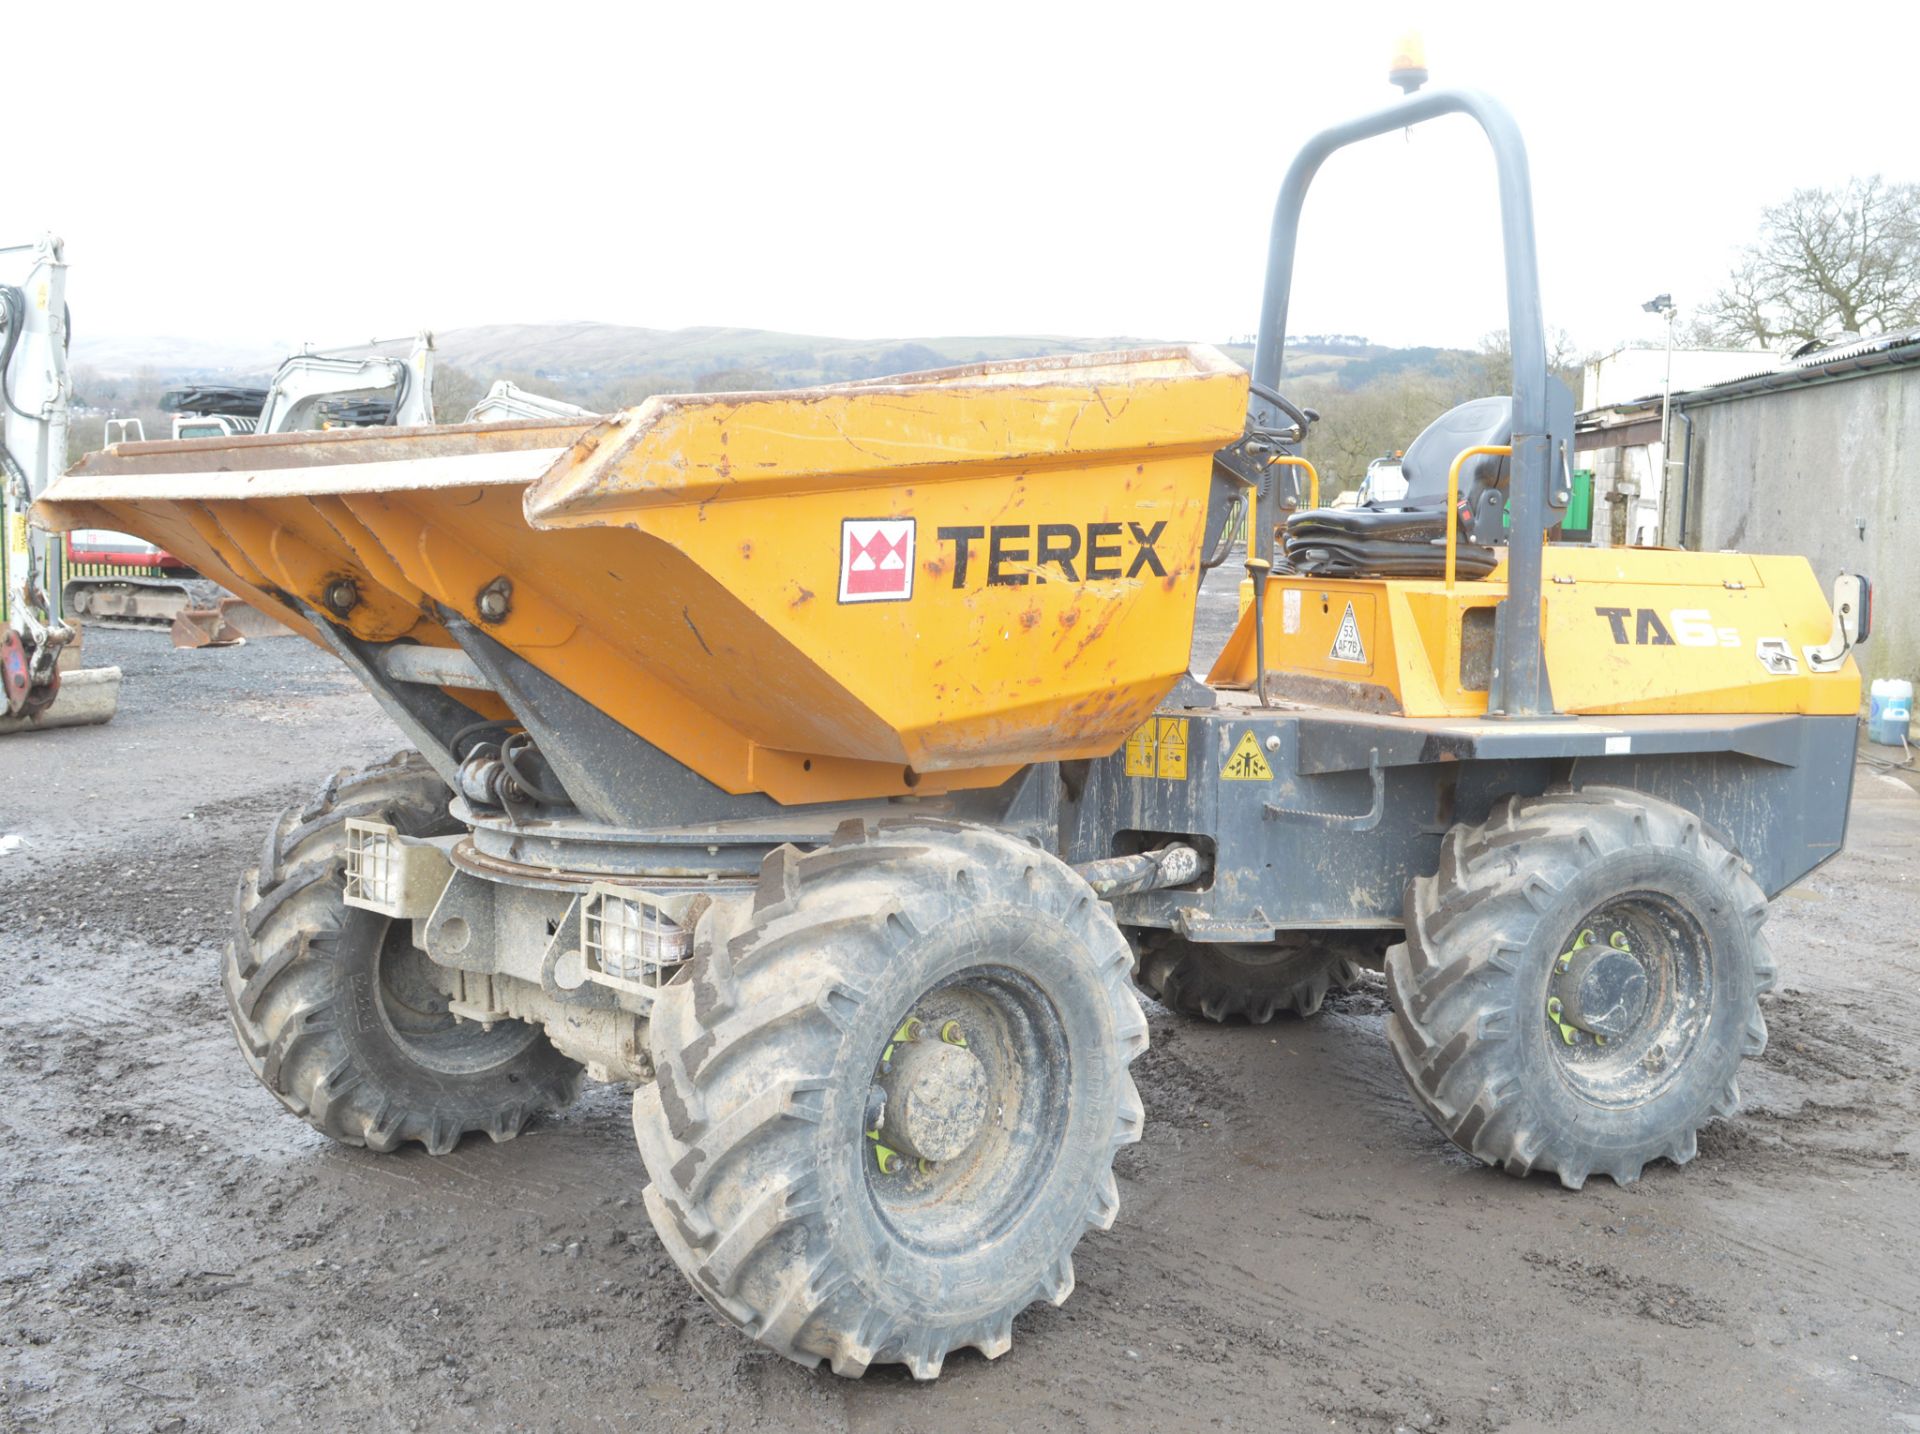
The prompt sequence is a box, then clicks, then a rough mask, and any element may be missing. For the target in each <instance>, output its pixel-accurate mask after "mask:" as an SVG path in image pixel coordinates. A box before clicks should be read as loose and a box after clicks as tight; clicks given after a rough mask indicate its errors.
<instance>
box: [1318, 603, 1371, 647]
mask: <svg viewBox="0 0 1920 1434" xmlns="http://www.w3.org/2000/svg"><path fill="white" fill-rule="evenodd" d="M1327 656H1328V657H1331V658H1332V659H1333V660H1334V661H1335V662H1359V663H1365V662H1366V660H1367V650H1366V648H1364V647H1362V646H1361V645H1360V624H1359V622H1358V620H1356V619H1355V617H1354V615H1353V603H1352V601H1351V600H1349V601H1348V603H1347V611H1346V615H1345V616H1344V617H1342V618H1341V619H1340V631H1339V632H1338V633H1336V634H1335V635H1334V639H1333V650H1332V651H1331V652H1329V653H1328V654H1327Z"/></svg>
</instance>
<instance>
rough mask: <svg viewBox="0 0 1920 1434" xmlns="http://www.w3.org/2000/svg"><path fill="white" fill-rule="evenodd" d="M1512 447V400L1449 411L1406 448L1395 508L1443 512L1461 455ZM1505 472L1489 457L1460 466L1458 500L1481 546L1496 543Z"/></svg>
mask: <svg viewBox="0 0 1920 1434" xmlns="http://www.w3.org/2000/svg"><path fill="white" fill-rule="evenodd" d="M1512 441H1513V400H1512V399H1511V398H1510V397H1508V396H1506V395H1505V394H1501V395H1499V396H1496V397H1493V398H1476V399H1473V400H1471V401H1470V402H1467V403H1463V404H1460V405H1458V406H1457V407H1454V408H1450V409H1448V410H1447V411H1446V412H1445V413H1443V414H1441V415H1440V416H1439V417H1438V418H1436V419H1434V421H1433V422H1432V423H1429V424H1428V425H1427V426H1426V427H1425V428H1423V429H1421V430H1420V436H1419V437H1418V438H1416V439H1414V440H1413V442H1412V443H1410V444H1408V445H1407V451H1406V454H1405V455H1404V456H1403V457H1402V458H1401V460H1400V471H1401V472H1402V473H1404V474H1405V475H1406V479H1407V496H1406V497H1405V498H1402V499H1401V500H1400V502H1399V503H1398V504H1397V505H1395V506H1397V507H1402V508H1444V507H1446V505H1447V470H1448V469H1449V468H1451V467H1452V466H1453V460H1454V459H1455V458H1457V457H1459V455H1460V453H1461V451H1462V450H1463V449H1467V448H1478V447H1482V446H1487V447H1500V446H1504V445H1507V444H1510V443H1511V442H1512ZM1508 468H1509V462H1508V460H1507V459H1506V458H1503V457H1499V456H1497V455H1491V454H1481V455H1478V456H1476V457H1473V458H1469V459H1468V460H1467V461H1466V462H1465V463H1463V464H1461V465H1460V497H1461V498H1462V500H1464V501H1465V502H1466V503H1467V505H1468V508H1469V511H1470V513H1471V515H1472V516H1471V518H1470V520H1469V523H1470V526H1471V528H1472V530H1473V535H1474V537H1475V538H1476V539H1477V540H1478V541H1480V542H1483V543H1490V542H1496V541H1498V540H1499V535H1500V510H1501V509H1502V508H1503V507H1504V506H1505V504H1506V491H1507V473H1508ZM1483 510H1484V511H1483ZM1489 516H1490V520H1491V521H1490V523H1489V521H1488V519H1489Z"/></svg>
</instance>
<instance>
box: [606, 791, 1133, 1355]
mask: <svg viewBox="0 0 1920 1434" xmlns="http://www.w3.org/2000/svg"><path fill="white" fill-rule="evenodd" d="M724 910H725V909H724V908H722V909H716V911H715V913H714V915H713V916H710V917H709V918H707V919H706V920H705V921H703V922H702V923H701V925H700V927H699V928H697V931H696V936H695V942H694V953H693V956H692V958H691V959H690V961H689V962H688V963H687V965H686V967H685V968H683V974H682V975H681V976H679V977H677V978H676V980H675V981H674V982H673V983H672V984H670V985H669V986H668V987H667V988H666V989H665V990H664V991H663V992H662V993H661V995H660V998H659V1000H658V1002H657V1003H656V1005H655V1007H654V1014H653V1025H652V1031H651V1040H652V1049H653V1059H654V1066H655V1069H656V1071H657V1073H658V1075H657V1079H656V1080H655V1081H654V1082H653V1083H652V1084H651V1085H648V1086H645V1087H643V1088H642V1089H641V1090H640V1091H639V1092H638V1093H637V1094H636V1095H635V1097H634V1108H633V1119H634V1131H635V1134H636V1136H637V1137H638V1140H639V1144H640V1153H641V1156H642V1158H643V1160H644V1161H645V1163H646V1167H647V1175H648V1178H649V1180H650V1181H651V1182H652V1183H651V1184H650V1185H649V1186H648V1189H647V1193H646V1201H647V1211H648V1213H649V1214H650V1215H651V1216H652V1218H653V1224H654V1228H655V1229H656V1230H657V1231H658V1232H659V1235H660V1239H661V1242H662V1243H663V1244H664V1245H665V1246H666V1248H667V1250H668V1252H669V1253H670V1254H671V1255H672V1257H673V1260H674V1263H675V1264H677V1265H678V1266H679V1267H680V1269H681V1271H682V1272H683V1273H684V1274H685V1275H686V1276H687V1278H688V1279H689V1280H691V1281H692V1283H693V1285H694V1287H695V1288H696V1289H697V1290H698V1291H699V1292H700V1293H701V1294H702V1295H703V1296H704V1297H705V1298H706V1300H707V1301H708V1303H709V1304H711V1305H712V1306H713V1307H714V1308H715V1309H716V1310H718V1311H719V1312H720V1313H721V1314H722V1315H724V1316H725V1317H726V1318H727V1319H728V1320H730V1321H732V1322H733V1323H734V1324H736V1325H738V1326H739V1327H740V1328H741V1329H743V1330H745V1331H746V1332H747V1333H748V1334H749V1335H751V1336H752V1337H753V1338H754V1339H756V1340H758V1341H759V1342H760V1343H761V1344H763V1345H765V1346H767V1347H768V1348H769V1349H772V1350H774V1351H776V1352H777V1353H779V1354H782V1355H784V1356H786V1357H787V1358H788V1359H792V1360H795V1361H797V1362H798V1363H800V1364H804V1365H808V1366H814V1365H817V1364H819V1363H820V1362H821V1361H822V1360H827V1361H830V1362H831V1364H832V1367H833V1370H834V1372H835V1373H836V1374H842V1375H849V1376H857V1375H859V1374H862V1373H864V1372H865V1371H866V1369H867V1367H868V1366H869V1365H872V1364H883V1363H903V1364H905V1365H907V1366H908V1368H909V1369H910V1370H911V1371H912V1373H913V1375H914V1377H915V1378H917V1379H932V1378H934V1377H935V1376H936V1375H938V1374H939V1373H940V1369H941V1364H942V1361H944V1360H945V1359H946V1357H947V1355H948V1354H949V1353H951V1352H952V1351H953V1350H955V1349H959V1348H962V1347H964V1346H972V1347H973V1348H975V1349H978V1350H979V1351H980V1352H981V1353H983V1354H985V1355H986V1356H987V1357H988V1358H989V1359H992V1358H995V1357H997V1356H999V1355H1001V1354H1003V1353H1005V1352H1006V1350H1007V1349H1008V1348H1009V1346H1010V1345H1011V1343H1012V1336H1013V1320H1014V1316H1015V1315H1017V1314H1019V1312H1020V1311H1021V1310H1023V1309H1025V1308H1026V1307H1027V1306H1028V1305H1029V1304H1031V1303H1033V1302H1034V1301H1035V1300H1040V1299H1045V1300H1050V1301H1051V1302H1052V1303H1054V1304H1059V1303H1061V1302H1062V1301H1063V1300H1065V1299H1066V1297H1067V1295H1068V1294H1069V1293H1070V1292H1071V1291H1072V1289H1073V1249H1074V1247H1075V1246H1076V1245H1077V1244H1079V1242H1080V1239H1081V1237H1082V1236H1083V1235H1084V1234H1085V1233H1086V1232H1087V1231H1088V1230H1089V1229H1095V1228H1098V1229H1106V1228H1107V1227H1109V1226H1111V1225H1112V1223H1113V1220H1114V1217H1115V1215H1116V1214H1117V1213H1118V1211H1119V1192H1118V1190H1117V1188H1116V1186H1115V1183H1114V1177H1113V1157H1114V1153H1115V1151H1117V1150H1118V1149H1119V1148H1120V1147H1121V1146H1123V1145H1126V1144H1128V1143H1130V1142H1132V1141H1134V1140H1137V1139H1139V1136H1140V1127H1141V1121H1142V1111H1141V1105H1140V1097H1139V1094H1138V1092H1137V1091H1136V1090H1135V1089H1134V1084H1133V1080H1132V1078H1131V1076H1129V1075H1128V1073H1127V1065H1128V1063H1129V1062H1130V1061H1132V1060H1133V1058H1134V1057H1135V1056H1137V1055H1139V1054H1140V1052H1141V1051H1142V1050H1144V1049H1145V1048H1146V1044H1147V1023H1146V1019H1145V1017H1144V1016H1143V1015H1142V1014H1141V1011H1140V1004H1139V1001H1138V999H1137V998H1136V997H1135V996H1134V993H1133V989H1132V987H1131V985H1130V984H1129V983H1128V980H1127V971H1128V967H1129V965H1130V964H1131V962H1130V956H1129V953H1128V950H1127V946H1126V942H1125V940H1124V939H1123V938H1122V937H1121V935H1120V932H1119V929H1118V928H1117V927H1116V926H1115V925H1114V924H1113V921H1112V919H1111V918H1110V917H1109V916H1108V915H1107V913H1106V908H1105V907H1103V906H1102V905H1101V904H1100V902H1099V901H1098V900H1097V899H1096V898H1095V896H1094V894H1093V892H1092V890H1091V889H1090V888H1089V887H1088V886H1087V884H1086V883H1085V882H1084V881H1082V880H1081V879H1080V878H1079V877H1078V876H1077V875H1075V874H1074V872H1073V871H1072V870H1071V869H1069V868H1068V867H1066V866H1065V865H1063V864H1062V863H1061V862H1059V861H1058V860H1056V859H1055V858H1054V857H1052V856H1050V855H1047V854H1046V853H1044V852H1041V851H1038V850H1036V849H1034V848H1032V847H1030V846H1027V845H1024V844H1023V843H1021V842H1018V841H1016V840H1014V839H1013V838H1011V837H1008V836H1005V835H1002V834H1000V833H997V832H993V831H986V830H980V829H973V828H966V827H947V828H933V827H927V826H914V827H901V828H895V827H882V828H881V829H880V830H879V831H878V832H877V833H874V834H871V835H869V834H868V833H867V832H866V831H865V830H864V829H862V828H859V827H857V826H855V825H853V824H849V826H848V828H846V829H844V830H843V832H842V833H841V834H840V835H839V836H836V838H835V840H834V844H833V845H831V846H829V847H827V848H824V849H822V850H819V851H815V852H811V853H809V854H806V855H801V854H800V853H798V852H796V851H795V850H794V849H793V848H791V847H783V848H781V849H780V850H779V851H777V852H775V853H774V854H773V855H772V856H770V857H769V858H768V859H767V862H766V866H765V869H764V871H763V873H762V876H761V881H760V890H759V893H758V895H757V897H756V898H755V901H754V904H753V909H752V911H751V912H750V913H744V912H741V911H740V910H739V909H738V908H734V909H733V911H732V913H731V915H730V916H729V917H728V918H727V919H726V920H724V921H723V920H722V919H721V917H722V912H723V911H724ZM731 922H738V923H739V926H738V929H737V930H736V929H733V927H732V925H731V924H730V923H731ZM909 1018H912V1020H913V1021H918V1022H921V1028H920V1029H919V1031H918V1033H917V1034H909V1035H907V1036H905V1037H904V1039H903V1037H902V1032H904V1031H907V1030H908V1029H909V1026H910V1020H909ZM935 1032H939V1033H940V1035H938V1036H936V1035H935V1034H934V1033H935ZM948 1035H954V1036H958V1037H960V1039H958V1040H951V1041H949V1044H950V1045H957V1046H963V1047H964V1048H965V1050H966V1052H967V1057H966V1058H957V1057H955V1056H954V1053H953V1052H952V1051H951V1050H947V1051H941V1050H938V1049H935V1050H933V1051H932V1052H931V1054H932V1055H934V1056H935V1057H938V1058H939V1060H936V1062H935V1064H936V1065H938V1064H940V1063H941V1061H951V1062H952V1063H954V1064H957V1065H959V1066H962V1067H967V1068H968V1069H967V1071H965V1072H963V1074H965V1075H966V1078H967V1080H970V1081H973V1082H974V1084H975V1087H976V1090H975V1092H974V1095H978V1094H979V1093H980V1092H984V1098H983V1099H979V1100H977V1101H976V1102H975V1104H974V1106H973V1109H974V1112H975V1114H974V1116H973V1120H974V1121H975V1122H976V1123H975V1124H973V1125H971V1126H970V1127H969V1128H970V1129H971V1130H972V1131H973V1132H974V1133H972V1134H969V1135H968V1136H966V1137H965V1139H964V1142H962V1141H961V1140H955V1142H954V1146H953V1149H952V1150H950V1151H948V1152H946V1153H945V1154H944V1155H943V1158H941V1159H940V1160H938V1161H931V1162H918V1161H913V1162H908V1161H904V1160H903V1161H901V1163H900V1164H898V1165H896V1166H895V1167H894V1168H893V1169H892V1170H891V1171H889V1170H888V1169H887V1162H886V1157H887V1156H888V1155H895V1157H896V1159H898V1158H899V1157H898V1156H897V1153H896V1152H895V1151H893V1150H889V1149H888V1148H887V1146H886V1144H885V1143H884V1142H883V1141H882V1140H880V1139H876V1138H874V1132H877V1133H878V1135H879V1136H881V1137H884V1138H885V1140H888V1141H890V1140H892V1139H893V1137H892V1136H891V1135H890V1134H889V1133H888V1132H889V1131H890V1129H891V1128H892V1123H893V1121H894V1120H895V1115H894V1113H893V1112H891V1111H888V1112H885V1113H881V1112H880V1111H878V1110H877V1109H876V1105H875V1100H876V1097H875V1091H876V1089H878V1088H879V1086H878V1082H880V1081H882V1080H885V1079H891V1078H897V1076H896V1077H889V1076H887V1075H886V1074H885V1073H887V1072H896V1073H897V1072H898V1071H900V1070H901V1069H902V1068H903V1067H904V1066H905V1065H907V1064H908V1063H911V1062H913V1061H915V1060H916V1059H918V1058H919V1055H925V1054H927V1052H925V1051H921V1052H919V1054H918V1055H916V1054H915V1052H914V1050H913V1049H912V1048H913V1047H915V1046H917V1045H918V1044H919V1043H920V1042H931V1041H935V1040H938V1039H942V1038H944V1037H945V1036H948ZM975 1061H977V1069H976V1068H973V1065H972V1063H973V1062H975ZM896 1062H899V1063H900V1064H895V1063H896ZM914 1068H915V1069H919V1068H920V1067H914ZM915 1098H917V1097H909V1096H906V1095H902V1094H901V1093H900V1092H899V1089H898V1087H894V1088H892V1089H891V1090H890V1091H889V1092H888V1093H887V1094H886V1096H885V1101H884V1104H886V1105H896V1104H897V1105H898V1106H900V1107H902V1108H905V1107H908V1106H909V1105H910V1102H911V1100H912V1099H915ZM944 1098H945V1096H944V1094H942V1095H941V1096H939V1097H938V1098H936V1100H935V1101H934V1102H933V1104H934V1105H935V1106H938V1104H939V1100H940V1099H944ZM968 1099H973V1095H970V1096H969V1097H968ZM955 1104H964V1102H955ZM920 1108H921V1109H924V1108H925V1107H920ZM936 1116H941V1118H944V1117H943V1116H942V1115H941V1112H939V1111H938V1110H936ZM923 1136H925V1137H926V1140H927V1145H928V1147H929V1148H932V1147H933V1145H934V1143H935V1141H936V1140H940V1139H944V1138H945V1127H942V1126H940V1125H939V1124H938V1122H937V1120H936V1122H935V1123H934V1126H933V1128H932V1129H931V1130H930V1131H923Z"/></svg>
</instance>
